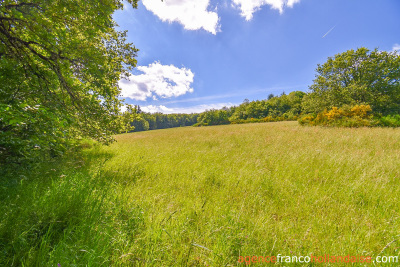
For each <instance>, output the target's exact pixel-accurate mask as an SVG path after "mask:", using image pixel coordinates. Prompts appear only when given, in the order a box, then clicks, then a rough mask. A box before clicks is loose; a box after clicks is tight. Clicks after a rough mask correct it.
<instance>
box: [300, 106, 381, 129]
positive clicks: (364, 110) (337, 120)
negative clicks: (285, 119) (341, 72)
mask: <svg viewBox="0 0 400 267" xmlns="http://www.w3.org/2000/svg"><path fill="white" fill-rule="evenodd" d="M370 112H372V109H371V107H370V106H369V105H355V106H353V107H350V106H343V107H342V108H338V107H332V109H331V110H329V111H328V110H326V109H325V110H324V111H323V112H320V113H318V114H317V115H316V116H315V115H313V114H306V115H304V116H303V117H301V118H300V119H299V120H298V122H299V123H300V125H322V126H342V127H362V126H371V125H374V123H373V120H372V115H370Z"/></svg>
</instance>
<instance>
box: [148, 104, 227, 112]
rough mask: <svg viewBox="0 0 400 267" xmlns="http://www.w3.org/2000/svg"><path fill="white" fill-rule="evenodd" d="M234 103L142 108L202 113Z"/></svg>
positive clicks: (157, 110) (151, 110)
mask: <svg viewBox="0 0 400 267" xmlns="http://www.w3.org/2000/svg"><path fill="white" fill-rule="evenodd" d="M233 105H234V104H232V103H216V104H204V105H196V106H191V107H180V108H167V107H166V106H163V105H159V106H155V105H149V106H141V107H140V108H141V110H143V111H144V112H151V113H155V112H162V113H164V114H171V113H186V114H189V113H200V112H203V111H205V110H209V109H221V108H223V107H231V106H233Z"/></svg>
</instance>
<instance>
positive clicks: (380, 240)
mask: <svg viewBox="0 0 400 267" xmlns="http://www.w3.org/2000/svg"><path fill="white" fill-rule="evenodd" d="M116 138H117V140H118V142H117V143H114V144H113V145H111V146H109V147H98V146H93V147H91V148H87V149H85V150H84V151H83V153H75V154H70V155H68V157H67V158H66V159H65V160H63V161H61V162H60V161H58V162H49V163H44V164H43V165H42V166H38V167H37V168H36V169H35V170H30V171H26V173H24V174H20V175H19V177H16V178H15V179H7V180H6V181H2V184H1V191H0V192H1V194H0V197H1V198H0V200H1V202H2V206H1V208H0V252H1V254H0V263H3V264H5V265H7V266H13V265H15V266H20V265H24V266H35V265H37V266H57V264H59V265H60V266H85V265H87V266H98V265H102V264H103V265H106V266H109V265H117V266H118V265H121V266H124V265H128V266H237V265H245V264H244V263H242V264H239V263H238V259H239V256H253V255H257V256H276V255H278V254H280V255H290V256H291V255H296V256H307V255H308V256H309V255H311V254H312V255H318V256H320V255H324V254H330V255H343V256H346V255H363V256H371V257H376V256H377V255H393V256H397V255H399V248H400V241H398V240H397V239H398V238H399V235H400V220H399V212H400V199H399V198H400V187H399V179H400V142H399V140H400V130H398V129H390V128H386V129H383V128H352V129H349V128H322V127H302V126H299V125H298V124H297V122H277V123H259V124H243V125H225V126H211V127H201V128H194V127H185V128H173V129H165V130H155V131H148V132H139V133H133V134H123V135H119V136H117V137H116ZM43 263H46V264H44V265H42V264H43ZM252 265H257V264H254V263H253V264H252ZM279 265H281V266H302V264H297V265H296V264H287V263H286V264H285V263H280V264H279ZM303 265H306V264H303ZM310 265H311V264H310ZM328 265H329V264H325V266H328ZM331 265H332V266H341V264H337V263H336V264H334V263H332V264H331ZM354 265H358V264H354Z"/></svg>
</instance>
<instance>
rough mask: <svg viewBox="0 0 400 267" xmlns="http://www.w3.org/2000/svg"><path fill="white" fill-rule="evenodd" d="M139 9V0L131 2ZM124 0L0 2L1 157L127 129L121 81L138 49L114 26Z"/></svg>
mask: <svg viewBox="0 0 400 267" xmlns="http://www.w3.org/2000/svg"><path fill="white" fill-rule="evenodd" d="M127 2H129V4H131V5H132V6H133V7H137V0H128V1H127ZM122 8H123V3H122V1H120V0H101V1H98V0H55V1H45V0H26V1H20V0H0V114H1V115H0V158H3V159H4V158H6V157H11V156H17V158H21V156H22V157H24V156H25V157H30V156H32V155H33V154H34V153H33V152H35V151H37V153H43V152H44V151H53V152H54V151H55V152H57V151H62V147H63V144H64V143H65V140H69V139H74V138H77V137H91V138H94V139H97V140H100V141H102V142H106V143H107V142H109V141H111V140H112V134H113V133H115V132H117V131H120V130H121V128H122V127H123V124H122V123H121V120H119V118H120V116H119V115H120V106H121V100H119V98H118V96H119V94H120V88H119V86H118V81H119V80H120V79H121V77H123V76H127V75H128V72H129V71H130V70H131V69H132V68H133V67H134V66H135V64H136V60H135V56H136V53H137V49H136V48H135V47H134V46H133V45H132V44H130V43H127V42H126V32H120V31H117V30H116V29H115V26H116V23H115V22H114V21H113V18H112V15H113V13H114V12H115V11H116V10H118V9H122Z"/></svg>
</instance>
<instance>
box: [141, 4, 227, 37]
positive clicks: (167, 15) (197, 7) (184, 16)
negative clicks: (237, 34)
mask: <svg viewBox="0 0 400 267" xmlns="http://www.w3.org/2000/svg"><path fill="white" fill-rule="evenodd" d="M142 2H143V5H144V6H145V7H146V9H148V10H150V11H151V12H153V13H154V14H155V15H156V16H157V17H159V18H160V19H161V20H162V21H168V22H178V23H180V24H182V25H183V26H184V28H185V29H187V30H199V29H204V30H206V31H208V32H210V33H212V34H216V33H217V32H218V31H219V30H220V26H219V17H218V14H217V12H215V11H209V10H208V8H209V3H210V0H164V1H160V0H142Z"/></svg>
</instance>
